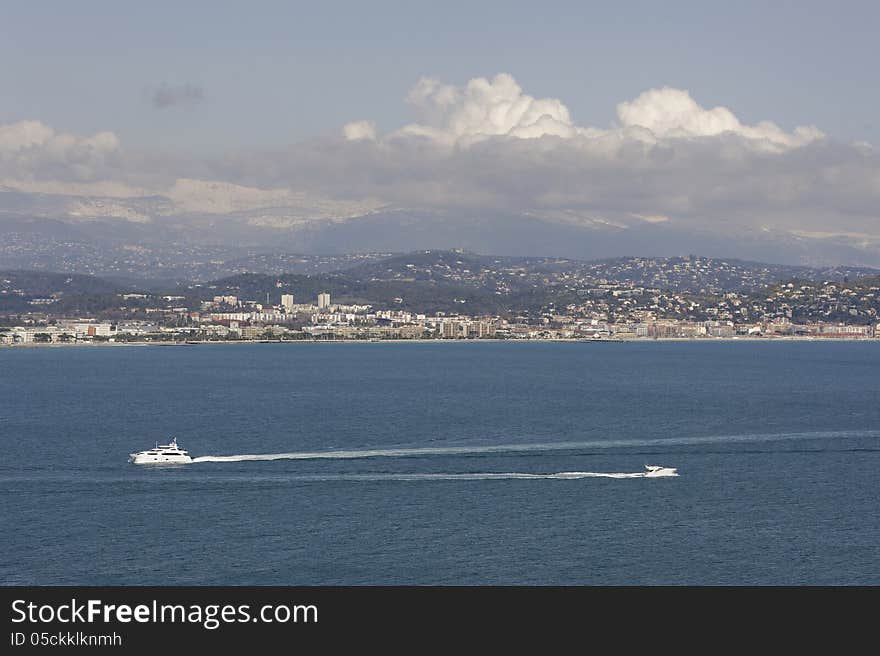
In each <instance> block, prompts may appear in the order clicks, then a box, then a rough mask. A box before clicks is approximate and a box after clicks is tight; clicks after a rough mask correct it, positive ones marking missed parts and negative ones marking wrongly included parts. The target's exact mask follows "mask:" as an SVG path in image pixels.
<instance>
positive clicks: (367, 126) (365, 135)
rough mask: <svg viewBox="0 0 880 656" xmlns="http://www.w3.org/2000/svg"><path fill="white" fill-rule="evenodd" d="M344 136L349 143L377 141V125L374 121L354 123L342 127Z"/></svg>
mask: <svg viewBox="0 0 880 656" xmlns="http://www.w3.org/2000/svg"><path fill="white" fill-rule="evenodd" d="M342 135H343V136H344V137H345V138H346V139H347V140H348V141H360V140H362V139H366V140H368V141H375V140H376V124H375V123H373V122H372V121H352V122H351V123H346V124H345V125H343V126H342Z"/></svg>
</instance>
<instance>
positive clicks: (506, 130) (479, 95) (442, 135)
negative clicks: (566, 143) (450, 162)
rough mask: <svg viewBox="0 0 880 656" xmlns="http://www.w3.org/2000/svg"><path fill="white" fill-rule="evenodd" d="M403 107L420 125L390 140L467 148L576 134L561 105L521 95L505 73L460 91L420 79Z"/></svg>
mask: <svg viewBox="0 0 880 656" xmlns="http://www.w3.org/2000/svg"><path fill="white" fill-rule="evenodd" d="M406 101H407V102H408V103H409V104H410V105H411V106H412V107H413V108H415V110H416V111H417V113H418V114H419V117H420V119H422V122H420V123H411V124H409V125H406V126H404V127H403V128H401V129H400V130H398V131H397V132H394V133H393V134H392V135H391V136H392V137H424V138H428V139H431V140H433V141H436V142H438V143H440V144H444V145H454V144H463V145H468V144H473V143H476V142H478V141H482V140H484V139H487V138H490V137H515V138H520V139H532V138H537V137H543V136H546V135H553V136H558V137H566V138H567V137H572V136H574V135H575V134H578V133H579V132H580V129H579V128H577V127H576V126H575V125H574V124H573V123H572V121H571V117H570V115H569V112H568V108H567V107H566V106H565V105H564V104H563V103H562V102H561V101H559V100H557V99H555V98H542V99H536V98H533V97H532V96H529V95H527V94H525V93H523V90H522V88H520V86H519V84H517V82H516V80H514V79H513V77H512V76H511V75H508V74H506V73H500V74H498V75H496V76H495V77H494V78H492V80H488V79H486V78H482V77H481V78H475V79H473V80H471V81H470V82H468V83H467V85H466V86H465V87H464V89H457V88H455V87H453V86H451V85H447V84H441V83H440V82H439V81H438V80H435V79H433V78H422V79H421V80H419V82H418V84H416V86H415V87H414V88H413V89H412V90H411V91H410V92H409V94H408V95H407V97H406Z"/></svg>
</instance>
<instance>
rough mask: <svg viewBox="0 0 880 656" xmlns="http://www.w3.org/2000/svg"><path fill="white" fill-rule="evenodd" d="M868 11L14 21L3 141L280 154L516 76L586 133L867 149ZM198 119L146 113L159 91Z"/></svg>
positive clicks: (105, 10) (574, 7) (4, 76)
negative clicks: (638, 126) (776, 137)
mask: <svg viewBox="0 0 880 656" xmlns="http://www.w3.org/2000/svg"><path fill="white" fill-rule="evenodd" d="M878 23H880V3H876V2H861V3H828V2H824V3H813V2H736V3H730V2H724V3H716V2H668V3H667V2H663V3H661V2H614V3H607V2H606V3H587V2H572V3H568V2H541V3H535V2H512V1H509V0H508V1H505V2H482V3H473V2H442V3H438V2H429V3H424V2H369V3H360V2H358V3H343V2H321V3H317V2H303V3H296V2H248V3H244V2H238V3H229V2H189V3H185V2H180V1H177V2H164V1H160V0H156V1H153V2H149V3H133V2H118V1H117V2H94V1H89V0H79V1H77V2H35V1H33V0H31V1H29V2H17V1H15V0H7V1H6V2H4V4H3V9H2V20H0V61H2V62H4V63H3V65H2V66H0V98H2V102H0V122H2V123H9V122H14V121H19V120H23V119H35V120H39V121H42V122H43V123H46V124H48V125H51V126H52V127H54V128H55V129H56V130H59V131H69V132H73V133H79V134H85V133H89V134H90V133H94V132H98V131H102V130H107V131H112V132H114V133H115V134H116V135H117V136H118V137H119V138H120V140H121V141H122V142H123V143H124V144H125V145H126V146H127V147H134V148H151V149H161V150H163V151H168V150H174V151H181V152H190V153H205V154H207V153H217V152H222V151H225V150H235V149H239V148H244V147H258V148H259V147H263V148H265V147H277V146H280V145H285V144H288V143H294V142H297V141H301V140H303V139H306V138H309V137H312V136H318V135H324V134H328V133H336V132H338V130H339V128H340V126H341V125H342V124H344V123H345V122H347V121H350V120H353V119H359V118H369V119H371V120H374V121H375V122H376V123H377V125H378V127H379V129H380V131H387V130H392V129H394V128H397V127H399V126H400V125H403V124H404V123H406V122H408V121H410V120H411V119H412V116H411V113H410V108H408V107H407V106H406V104H405V103H404V102H403V98H404V97H405V95H406V94H407V92H408V90H409V89H410V88H411V87H412V86H413V85H414V84H415V83H416V81H417V80H418V79H419V77H420V76H423V75H428V76H432V77H436V78H438V79H440V80H443V81H445V82H449V83H453V84H456V85H461V84H463V83H465V82H467V80H469V79H471V78H473V77H477V76H487V77H491V76H493V75H495V74H496V73H499V72H507V73H510V74H512V75H513V76H514V77H515V78H516V80H517V81H518V82H519V84H520V85H521V86H522V87H523V89H524V90H525V91H526V92H527V93H529V94H531V95H533V96H535V97H539V98H541V97H553V98H559V99H561V100H562V101H563V102H564V103H565V104H566V105H567V106H568V108H569V110H570V111H571V114H572V117H573V119H574V121H575V122H576V123H578V124H580V125H591V126H598V127H607V126H609V125H610V124H611V123H612V122H613V121H614V118H615V105H616V104H617V103H619V102H621V101H624V100H628V99H632V98H634V97H635V96H637V95H638V94H639V93H641V92H642V91H645V90H646V89H649V88H652V87H658V86H662V85H669V86H674V87H678V88H682V89H687V90H689V91H690V92H691V95H692V96H693V97H694V99H695V100H696V101H697V102H699V103H700V104H701V105H703V106H705V107H714V106H716V105H723V106H726V107H728V108H730V109H731V110H732V111H733V112H734V113H735V114H736V115H737V117H739V118H740V119H741V120H742V121H743V122H745V123H755V122H757V121H759V120H764V119H768V120H772V121H774V122H776V123H777V124H778V125H780V126H781V127H782V128H785V129H791V128H793V127H794V126H796V125H816V126H817V127H819V128H820V129H821V130H822V131H824V132H825V133H826V134H828V135H830V136H832V137H835V138H839V139H842V140H852V139H863V140H867V141H872V142H876V141H877V140H878V136H880V121H878V118H877V108H878V106H880V79H878V77H880V75H878V67H877V46H876V38H877V36H876V30H877V26H878ZM163 84H164V85H172V86H174V85H183V84H191V85H196V86H198V87H199V88H200V89H201V91H202V95H203V98H202V99H201V101H199V102H194V103H188V104H187V103H184V104H181V105H179V106H171V107H166V108H164V109H157V108H155V107H154V106H153V104H152V102H151V97H152V94H153V93H154V92H155V90H156V89H158V88H160V87H161V86H162V85H163Z"/></svg>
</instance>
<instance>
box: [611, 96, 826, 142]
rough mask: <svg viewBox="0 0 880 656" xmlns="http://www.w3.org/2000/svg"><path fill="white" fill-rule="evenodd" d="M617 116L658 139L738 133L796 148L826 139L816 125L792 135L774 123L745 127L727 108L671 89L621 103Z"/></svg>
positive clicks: (625, 124) (624, 123) (627, 125)
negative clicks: (708, 105)
mask: <svg viewBox="0 0 880 656" xmlns="http://www.w3.org/2000/svg"><path fill="white" fill-rule="evenodd" d="M617 117H618V119H619V120H620V123H621V124H622V125H623V126H625V127H635V128H645V129H647V130H649V131H650V132H651V133H652V134H653V135H654V136H656V137H658V138H675V137H682V138H687V137H711V136H717V135H720V134H734V135H738V136H741V137H745V138H747V139H754V140H766V141H768V142H770V143H771V144H773V145H776V146H783V147H796V146H802V145H804V144H807V143H809V142H811V141H815V140H816V139H820V138H822V137H824V136H825V135H824V134H822V132H821V131H820V130H818V129H817V128H815V127H813V126H809V127H798V128H795V130H794V132H793V133H791V134H789V133H786V132H785V131H783V130H782V129H781V128H779V126H777V125H776V124H775V123H771V122H770V121H762V122H760V123H758V124H757V125H755V126H748V125H743V124H742V123H740V121H739V119H737V118H736V116H734V115H733V112H731V111H730V110H729V109H727V108H726V107H715V108H713V109H704V108H703V107H701V106H700V105H698V104H697V102H696V101H695V100H694V99H693V98H691V95H690V93H688V92H687V91H684V90H682V89H673V88H670V87H663V88H661V89H650V90H648V91H645V92H644V93H642V94H641V95H639V96H638V97H637V98H635V99H634V100H631V101H629V102H622V103H620V104H619V105H618V106H617Z"/></svg>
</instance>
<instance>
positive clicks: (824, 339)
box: [0, 336, 880, 350]
mask: <svg viewBox="0 0 880 656" xmlns="http://www.w3.org/2000/svg"><path fill="white" fill-rule="evenodd" d="M656 342H688V343H702V344H713V343H721V342H749V343H752V342H765V343H771V342H773V343H780V342H823V343H824V342H836V343H865V342H867V343H880V337H853V338H847V337H746V336H742V337H656V338H648V339H591V338H583V339H580V338H555V339H492V338H488V339H486V338H482V339H380V340H372V339H321V340H319V339H309V340H305V339H299V340H239V341H233V340H230V341H183V342H152V341H151V342H134V341H132V342H73V343H43V342H40V343H35V342H28V343H27V344H0V350H3V349H19V348H71V347H73V348H77V347H117V346H138V347H144V346H165V347H174V346H212V345H215V346H216V345H222V346H243V345H255V344H480V343H483V344H501V343H508V344H511V343H512V344H542V343H544V344H545V343H553V344H559V343H562V344H566V343H570V344H651V343H656Z"/></svg>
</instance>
